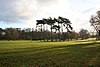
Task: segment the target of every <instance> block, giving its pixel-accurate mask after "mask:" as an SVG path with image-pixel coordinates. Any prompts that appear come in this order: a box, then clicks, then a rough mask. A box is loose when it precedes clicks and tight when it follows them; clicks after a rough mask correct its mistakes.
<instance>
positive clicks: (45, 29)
mask: <svg viewBox="0 0 100 67" xmlns="http://www.w3.org/2000/svg"><path fill="white" fill-rule="evenodd" d="M36 22H37V23H36V28H35V29H34V28H24V29H21V28H5V29H2V28H0V40H41V41H65V40H68V41H69V40H73V39H74V40H75V39H87V38H89V37H95V36H96V35H92V34H91V33H89V31H88V30H86V29H81V30H80V31H79V32H75V31H73V27H72V26H71V24H72V23H71V22H70V20H69V19H67V18H64V17H61V16H59V17H58V18H51V17H49V18H43V19H40V20H36ZM90 23H92V25H93V23H95V22H94V20H93V17H92V18H91V21H90Z"/></svg>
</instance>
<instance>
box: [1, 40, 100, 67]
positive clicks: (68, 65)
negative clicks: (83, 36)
mask: <svg viewBox="0 0 100 67" xmlns="http://www.w3.org/2000/svg"><path fill="white" fill-rule="evenodd" d="M0 67H100V44H99V43H97V44H92V42H91V41H88V40H84V41H70V42H39V41H0Z"/></svg>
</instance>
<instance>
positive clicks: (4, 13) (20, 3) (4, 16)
mask: <svg viewBox="0 0 100 67" xmlns="http://www.w3.org/2000/svg"><path fill="white" fill-rule="evenodd" d="M57 1H59V0H0V21H4V22H7V23H12V22H13V23H14V22H16V23H17V22H26V21H27V20H30V19H32V18H33V19H34V17H36V16H37V15H38V14H39V13H40V11H41V9H42V7H45V6H48V5H52V4H54V3H56V2H57Z"/></svg>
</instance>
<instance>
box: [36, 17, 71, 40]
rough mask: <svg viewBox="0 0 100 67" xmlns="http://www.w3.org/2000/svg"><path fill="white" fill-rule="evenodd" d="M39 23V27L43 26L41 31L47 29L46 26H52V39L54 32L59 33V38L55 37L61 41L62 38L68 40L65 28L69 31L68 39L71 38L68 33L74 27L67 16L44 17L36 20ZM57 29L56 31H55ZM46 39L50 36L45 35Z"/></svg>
mask: <svg viewBox="0 0 100 67" xmlns="http://www.w3.org/2000/svg"><path fill="white" fill-rule="evenodd" d="M36 21H37V23H36V25H37V27H41V28H40V31H41V33H42V32H44V31H45V27H46V29H47V28H48V26H50V30H51V31H50V32H51V34H50V37H51V41H53V33H54V32H55V33H57V34H58V37H59V38H55V39H56V40H57V39H59V41H61V40H66V38H64V37H66V36H65V33H64V32H63V29H64V28H65V29H66V32H67V39H68V40H69V37H68V33H69V32H71V30H72V29H73V28H72V26H71V22H70V21H69V19H67V18H63V17H60V16H59V17H58V18H51V17H49V18H47V19H45V18H43V19H42V20H36ZM53 30H55V31H53ZM45 39H48V37H45Z"/></svg>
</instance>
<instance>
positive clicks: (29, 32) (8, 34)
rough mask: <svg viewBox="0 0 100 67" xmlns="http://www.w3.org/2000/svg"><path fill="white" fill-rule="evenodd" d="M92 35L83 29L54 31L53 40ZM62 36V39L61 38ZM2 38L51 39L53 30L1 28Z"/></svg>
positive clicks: (73, 38)
mask: <svg viewBox="0 0 100 67" xmlns="http://www.w3.org/2000/svg"><path fill="white" fill-rule="evenodd" d="M89 37H91V35H90V33H89V32H88V31H87V30H85V29H81V30H80V32H75V31H71V32H70V33H67V32H63V34H59V33H55V32H52V39H53V41H65V40H68V41H69V40H76V39H87V38H89ZM59 38H60V39H59ZM0 40H41V41H51V32H50V31H49V30H45V31H43V32H41V31H40V28H37V29H33V28H25V29H21V28H6V29H2V28H0Z"/></svg>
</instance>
